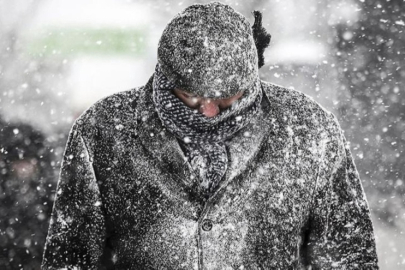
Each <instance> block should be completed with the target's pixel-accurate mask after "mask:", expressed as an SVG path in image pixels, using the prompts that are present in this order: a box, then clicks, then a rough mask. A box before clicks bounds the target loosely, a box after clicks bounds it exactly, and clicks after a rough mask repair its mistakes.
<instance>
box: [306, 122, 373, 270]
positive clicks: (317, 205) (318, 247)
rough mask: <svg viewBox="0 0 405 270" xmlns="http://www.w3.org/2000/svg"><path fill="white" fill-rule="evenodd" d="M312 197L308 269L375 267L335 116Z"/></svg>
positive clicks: (362, 203)
mask: <svg viewBox="0 0 405 270" xmlns="http://www.w3.org/2000/svg"><path fill="white" fill-rule="evenodd" d="M332 130H334V131H333V132H332V134H335V135H331V136H328V137H329V138H333V139H331V140H329V142H327V143H326V148H325V152H324V153H325V154H324V156H323V158H322V161H321V166H320V169H319V174H318V180H317V187H316V190H315V193H314V197H313V205H312V215H311V218H310V226H309V234H308V238H307V247H306V250H307V252H308V253H307V258H308V262H307V263H308V264H309V265H310V266H311V267H312V268H311V269H378V266H377V254H376V247H375V239H374V233H373V227H372V223H371V217H370V211H369V207H368V204H367V201H366V197H365V193H364V190H363V187H362V185H361V182H360V178H359V174H358V172H357V169H356V167H355V165H354V162H353V158H352V155H351V153H350V149H349V147H348V145H347V143H346V140H345V138H344V136H343V134H342V131H341V129H340V127H339V125H338V123H337V121H336V120H334V123H333V124H332Z"/></svg>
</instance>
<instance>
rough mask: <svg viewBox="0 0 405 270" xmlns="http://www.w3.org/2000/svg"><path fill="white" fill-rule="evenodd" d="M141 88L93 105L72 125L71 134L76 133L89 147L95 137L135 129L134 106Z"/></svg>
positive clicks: (101, 100) (113, 95) (111, 96)
mask: <svg viewBox="0 0 405 270" xmlns="http://www.w3.org/2000/svg"><path fill="white" fill-rule="evenodd" d="M141 89H142V87H138V88H134V89H132V90H127V91H122V92H118V93H115V94H112V95H110V96H107V97H105V98H102V99H100V100H99V101H97V102H96V103H94V104H93V105H92V106H91V107H90V108H88V109H87V110H86V111H84V112H83V113H82V114H81V115H80V117H79V118H78V119H76V121H75V123H74V124H73V127H72V131H71V132H78V133H79V134H80V135H81V136H82V137H83V140H84V141H85V143H86V146H87V147H91V146H92V144H94V142H95V141H97V138H96V137H97V136H98V137H99V138H100V136H101V137H104V135H106V134H112V133H116V132H123V131H124V129H125V130H127V131H129V130H133V129H135V128H136V123H137V121H136V106H137V103H138V95H136V93H137V92H139V91H140V90H141Z"/></svg>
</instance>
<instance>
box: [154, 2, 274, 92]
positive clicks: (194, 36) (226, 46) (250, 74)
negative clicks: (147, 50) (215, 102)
mask: <svg viewBox="0 0 405 270" xmlns="http://www.w3.org/2000/svg"><path fill="white" fill-rule="evenodd" d="M260 23H261V21H260ZM269 41H270V40H269ZM158 63H159V65H160V68H161V70H162V72H163V74H164V75H166V77H167V78H168V79H169V80H170V81H171V82H173V83H174V84H175V85H176V86H177V87H178V88H181V89H183V90H185V91H188V92H191V93H194V94H196V95H198V96H205V97H212V98H227V97H231V96H233V95H235V94H237V93H238V92H240V91H244V90H246V89H249V88H250V87H254V85H255V82H256V81H257V80H258V68H259V67H258V53H257V49H256V46H255V41H254V38H253V33H252V28H251V25H250V24H249V22H248V21H247V19H246V18H245V17H244V16H243V15H241V14H240V13H238V12H236V11H235V10H234V9H232V8H231V7H230V6H228V5H224V4H221V3H218V2H214V3H209V4H206V5H200V4H196V5H192V6H189V7H188V8H186V9H185V10H184V11H183V12H181V13H179V14H178V15H177V16H176V17H175V18H174V19H173V20H172V21H171V22H170V23H169V24H168V25H167V27H166V29H165V30H164V32H163V34H162V37H161V39H160V41H159V47H158Z"/></svg>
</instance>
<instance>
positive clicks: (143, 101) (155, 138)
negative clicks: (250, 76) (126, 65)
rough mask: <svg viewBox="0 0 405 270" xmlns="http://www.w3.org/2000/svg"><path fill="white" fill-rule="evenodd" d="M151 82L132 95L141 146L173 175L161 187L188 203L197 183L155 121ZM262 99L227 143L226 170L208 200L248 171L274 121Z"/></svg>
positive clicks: (174, 144) (180, 153)
mask: <svg viewBox="0 0 405 270" xmlns="http://www.w3.org/2000/svg"><path fill="white" fill-rule="evenodd" d="M152 80H153V76H152V77H151V79H149V81H148V83H147V84H146V85H145V86H144V87H141V88H139V89H138V90H135V91H134V95H136V96H137V99H136V100H138V102H137V106H136V111H137V121H138V126H139V128H138V136H139V137H140V143H141V144H142V145H143V146H144V148H145V149H146V150H147V151H148V152H149V154H150V155H151V156H152V158H153V159H154V160H156V162H158V163H159V164H160V165H161V167H162V168H166V169H167V170H170V173H171V174H174V175H175V177H172V178H173V179H169V178H171V177H167V179H169V180H168V181H167V182H165V183H164V184H165V185H167V188H168V189H169V190H171V192H173V193H172V194H177V195H178V196H179V197H183V198H184V199H187V200H188V199H189V196H190V194H189V193H190V192H197V193H198V192H199V185H198V183H197V182H198V181H195V180H194V179H195V175H194V173H193V171H192V169H191V166H190V165H189V163H188V162H187V160H186V157H185V155H184V153H183V151H182V149H181V147H180V145H179V143H178V141H177V139H176V137H175V136H174V135H173V134H172V133H170V132H169V131H168V130H166V129H165V127H164V126H163V125H162V123H161V120H160V118H159V117H158V114H157V112H156V110H155V106H154V104H153V98H152V93H153V90H152ZM265 92H266V91H265ZM263 99H264V102H263V105H264V106H263V110H262V111H261V113H260V114H259V115H258V117H256V118H255V119H254V120H253V121H252V122H251V123H250V124H248V125H247V126H246V127H245V128H243V129H242V130H241V131H239V132H238V133H237V134H236V135H235V136H234V137H233V138H232V139H231V140H229V141H228V142H226V145H227V149H228V154H229V156H228V158H229V166H228V170H227V172H226V174H225V176H224V178H223V180H222V181H221V182H220V183H219V186H218V188H217V190H216V191H215V193H214V195H213V196H212V197H211V198H213V197H215V196H217V194H218V193H219V192H220V191H221V190H222V189H223V188H224V187H226V185H227V184H228V183H229V182H231V181H232V180H233V179H234V178H235V177H236V176H238V175H239V174H241V173H242V172H243V171H244V170H245V169H246V168H247V166H248V165H249V164H250V161H252V160H253V159H254V158H255V156H256V155H257V153H258V152H259V150H260V148H261V145H262V142H263V141H264V140H265V138H266V137H267V136H266V135H267V134H268V133H269V128H270V127H271V126H273V127H274V119H273V123H272V122H271V121H272V119H269V118H268V117H267V116H268V114H269V110H270V107H269V106H268V105H269V104H268V100H269V99H268V98H267V97H266V95H263ZM211 198H210V200H211Z"/></svg>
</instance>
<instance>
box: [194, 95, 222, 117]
mask: <svg viewBox="0 0 405 270" xmlns="http://www.w3.org/2000/svg"><path fill="white" fill-rule="evenodd" d="M198 111H199V112H200V113H202V114H204V115H205V116H206V117H214V116H216V115H217V114H219V112H220V110H219V107H218V104H217V102H215V101H214V100H212V99H205V98H204V99H202V100H201V103H200V107H199V108H198Z"/></svg>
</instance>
